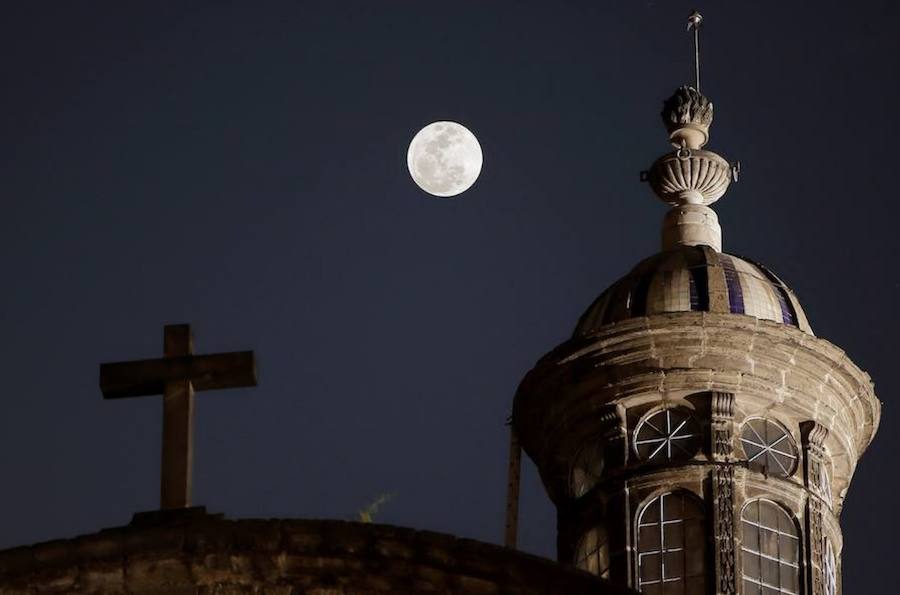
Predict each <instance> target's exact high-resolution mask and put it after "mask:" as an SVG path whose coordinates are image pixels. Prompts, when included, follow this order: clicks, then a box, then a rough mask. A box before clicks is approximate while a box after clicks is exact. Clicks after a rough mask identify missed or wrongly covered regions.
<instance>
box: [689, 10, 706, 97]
mask: <svg viewBox="0 0 900 595" xmlns="http://www.w3.org/2000/svg"><path fill="white" fill-rule="evenodd" d="M702 24H703V15H702V14H700V13H699V12H697V11H696V10H695V11H694V12H692V13H691V14H690V16H688V26H687V30H688V31H691V30H693V31H694V80H695V81H696V85H695V86H694V88H695V89H697V92H698V93H699V92H700V26H701V25H702Z"/></svg>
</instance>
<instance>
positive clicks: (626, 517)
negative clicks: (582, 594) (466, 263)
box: [512, 13, 881, 595]
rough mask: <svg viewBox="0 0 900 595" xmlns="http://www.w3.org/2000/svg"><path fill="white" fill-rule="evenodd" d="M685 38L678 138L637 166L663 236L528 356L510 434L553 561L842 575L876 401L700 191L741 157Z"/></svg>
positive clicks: (676, 576) (697, 577)
mask: <svg viewBox="0 0 900 595" xmlns="http://www.w3.org/2000/svg"><path fill="white" fill-rule="evenodd" d="M701 20H702V17H700V15H699V14H697V13H694V14H692V15H691V17H690V19H689V28H690V29H691V30H692V31H693V33H694V41H695V44H696V45H695V48H698V47H699V33H698V29H699V24H700V22H701ZM695 55H696V56H697V60H696V62H695V65H696V72H697V76H696V80H695V85H694V86H692V87H681V88H679V89H678V90H677V91H676V92H675V94H674V95H673V96H672V97H671V98H670V99H668V100H667V101H666V102H665V104H664V108H663V112H662V114H663V121H664V123H665V125H666V130H667V132H668V135H669V141H670V142H671V144H672V148H673V149H674V150H673V151H671V152H669V153H667V154H665V155H663V156H662V157H660V158H659V159H658V160H657V161H656V162H655V163H654V164H653V165H652V166H651V168H650V169H649V170H648V171H647V172H646V174H645V175H644V179H645V180H646V181H648V182H649V183H650V187H651V188H652V190H653V191H654V193H655V194H656V196H657V197H659V198H660V199H661V200H663V201H664V202H666V203H667V204H669V205H670V206H671V209H670V211H669V212H668V214H667V215H666V216H665V219H664V223H663V233H662V251H661V252H660V253H659V254H656V255H652V256H650V257H649V258H646V259H644V260H643V261H641V262H640V263H639V264H638V265H637V266H635V267H634V268H633V270H632V271H631V272H630V273H629V274H627V275H626V276H625V277H623V278H622V279H621V280H619V281H617V282H616V283H614V284H612V285H611V286H610V287H609V289H607V290H606V291H605V292H603V294H602V295H601V296H600V297H599V298H598V299H597V300H595V301H594V303H593V304H592V305H591V306H590V307H589V308H588V309H587V311H586V312H585V314H584V315H583V316H582V317H581V319H580V320H579V321H578V324H577V327H576V330H575V333H574V334H573V336H572V337H571V338H570V339H569V340H567V341H565V342H564V343H562V344H561V345H559V346H557V347H556V348H554V349H552V350H551V351H550V352H549V353H547V354H546V355H545V356H543V357H542V358H541V359H540V360H539V361H538V362H537V364H536V365H535V366H534V368H533V369H532V370H531V371H530V372H528V374H527V375H526V376H525V378H524V379H523V380H522V382H521V384H520V386H519V389H518V391H517V393H516V397H515V401H514V405H513V415H512V427H513V431H514V435H515V437H516V439H517V440H518V443H520V444H521V446H522V448H523V449H524V451H525V452H526V453H527V454H528V455H529V457H530V458H531V459H532V460H533V461H534V463H535V464H536V465H537V468H538V470H539V472H540V475H541V479H542V481H543V483H544V486H545V487H546V490H547V493H548V495H549V496H550V498H551V499H552V500H553V502H554V504H555V505H556V507H557V510H558V516H557V519H558V537H557V546H558V548H557V549H558V556H559V559H560V561H562V562H564V563H569V564H572V565H574V566H577V567H580V568H582V569H584V570H587V571H589V572H593V573H595V574H598V575H600V576H603V577H606V578H608V579H609V580H610V581H612V582H614V583H618V584H620V585H622V586H628V587H631V588H634V589H637V590H639V591H641V592H643V593H648V594H651V595H668V594H676V593H677V594H680V595H712V594H716V595H720V594H721V595H725V594H730V595H735V594H739V595H777V594H788V595H800V594H803V595H836V594H837V593H839V592H840V576H841V567H840V559H841V552H842V548H843V539H842V535H841V529H840V522H839V520H840V513H841V509H842V507H843V504H844V500H845V498H846V496H847V493H848V489H849V487H850V481H851V479H852V477H853V473H854V470H855V468H856V465H857V462H858V460H859V458H860V457H861V455H862V454H863V452H864V451H865V450H866V448H867V447H868V445H869V443H870V442H871V440H872V439H873V437H874V435H875V432H876V431H877V429H878V423H879V419H880V414H881V404H880V402H879V401H878V399H877V398H876V397H875V393H874V389H873V385H872V382H871V380H870V378H869V376H868V375H867V374H866V373H865V372H863V371H862V370H861V369H860V368H859V367H857V366H856V365H855V364H854V363H853V362H852V361H851V360H850V358H849V357H848V356H847V355H846V354H845V353H844V351H843V350H841V349H840V348H838V347H837V346H835V345H833V344H832V343H830V342H828V341H826V340H824V339H821V338H817V337H815V336H814V335H813V333H812V329H811V327H810V325H809V321H808V320H807V319H806V315H805V314H804V312H803V309H802V307H801V306H800V303H799V301H798V300H797V297H796V296H795V295H794V292H793V291H792V290H791V289H790V288H789V287H788V286H787V285H786V284H785V283H784V282H783V281H782V280H781V279H780V278H778V277H777V276H776V275H775V274H774V273H772V272H771V271H769V269H767V268H766V267H764V266H762V265H760V264H757V263H755V262H753V261H752V260H749V259H747V258H742V257H737V256H734V255H729V254H725V253H723V252H722V235H721V228H720V226H719V223H718V218H717V217H716V214H715V212H714V211H713V210H712V209H711V208H710V205H712V204H713V203H714V202H715V201H716V200H718V199H720V198H721V197H722V196H723V195H724V193H725V191H726V190H727V189H728V187H729V185H730V184H731V182H732V181H734V178H735V176H736V169H737V168H736V167H734V166H732V165H730V164H729V163H728V162H727V161H726V160H725V159H724V158H722V157H721V156H719V155H718V154H716V153H713V152H712V151H709V150H707V149H705V148H704V147H705V146H706V145H707V143H708V142H709V140H710V133H709V131H710V126H711V124H712V117H713V106H712V103H711V102H710V101H709V99H708V98H707V97H705V96H704V95H702V94H701V93H700V91H699V52H697V53H696V54H695Z"/></svg>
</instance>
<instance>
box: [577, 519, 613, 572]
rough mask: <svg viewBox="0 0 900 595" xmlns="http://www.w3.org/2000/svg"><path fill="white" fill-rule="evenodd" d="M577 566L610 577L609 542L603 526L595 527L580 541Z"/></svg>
mask: <svg viewBox="0 0 900 595" xmlns="http://www.w3.org/2000/svg"><path fill="white" fill-rule="evenodd" d="M575 567H576V568H580V569H582V570H587V571H588V572H590V573H591V574H596V575H597V576H599V577H601V578H609V544H608V542H607V540H606V530H605V529H604V528H603V527H594V528H593V529H591V530H590V531H588V532H587V533H585V534H584V537H582V538H581V541H579V542H578V547H577V548H575Z"/></svg>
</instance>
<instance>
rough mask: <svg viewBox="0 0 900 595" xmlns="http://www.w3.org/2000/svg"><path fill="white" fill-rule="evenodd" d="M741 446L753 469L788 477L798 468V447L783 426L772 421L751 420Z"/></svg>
mask: <svg viewBox="0 0 900 595" xmlns="http://www.w3.org/2000/svg"><path fill="white" fill-rule="evenodd" d="M741 445H742V446H743V447H744V453H745V454H746V455H747V462H748V463H749V465H750V468H751V469H754V470H755V471H759V472H761V473H765V474H766V475H775V476H778V477H789V476H790V475H792V474H793V473H794V470H795V469H796V468H797V446H796V445H795V444H794V439H793V438H791V434H790V433H789V432H788V431H787V430H786V429H785V428H784V426H782V425H781V424H779V423H777V422H774V421H772V420H769V419H751V420H749V421H748V422H747V423H745V424H744V429H743V431H742V432H741Z"/></svg>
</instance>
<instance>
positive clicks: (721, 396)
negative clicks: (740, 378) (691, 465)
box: [710, 392, 734, 461]
mask: <svg viewBox="0 0 900 595" xmlns="http://www.w3.org/2000/svg"><path fill="white" fill-rule="evenodd" d="M710 401H711V402H710V436H711V438H712V444H711V448H710V452H711V454H712V457H713V460H715V461H731V460H733V458H734V394H733V393H725V392H713V393H711V394H710Z"/></svg>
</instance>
